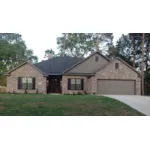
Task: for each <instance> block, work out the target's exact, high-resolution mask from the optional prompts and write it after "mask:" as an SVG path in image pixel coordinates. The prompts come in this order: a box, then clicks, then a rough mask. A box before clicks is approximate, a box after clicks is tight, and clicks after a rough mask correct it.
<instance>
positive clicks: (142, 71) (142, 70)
mask: <svg viewBox="0 0 150 150" xmlns="http://www.w3.org/2000/svg"><path fill="white" fill-rule="evenodd" d="M141 73H142V95H144V33H143V36H142V69H141Z"/></svg>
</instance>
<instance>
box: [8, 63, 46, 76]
mask: <svg viewBox="0 0 150 150" xmlns="http://www.w3.org/2000/svg"><path fill="white" fill-rule="evenodd" d="M26 64H29V65H31V66H32V67H33V68H35V69H36V70H38V71H39V72H40V73H42V74H43V75H45V73H44V72H42V71H41V70H40V69H38V68H37V67H36V66H34V65H33V64H31V63H29V62H28V61H26V62H24V63H22V64H21V65H19V66H17V67H15V68H13V69H11V70H10V71H8V72H7V73H6V74H5V75H9V74H10V73H11V72H13V71H15V70H17V69H19V68H20V67H22V66H24V65H26Z"/></svg>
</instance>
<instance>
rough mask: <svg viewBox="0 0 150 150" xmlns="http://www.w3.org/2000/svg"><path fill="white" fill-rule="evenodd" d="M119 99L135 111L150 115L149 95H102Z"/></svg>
mask: <svg viewBox="0 0 150 150" xmlns="http://www.w3.org/2000/svg"><path fill="white" fill-rule="evenodd" d="M103 96H106V97H110V98H113V99H116V100H119V101H121V102H123V103H125V104H127V105H129V106H130V107H132V108H134V109H136V110H137V111H139V112H141V113H143V114H145V115H147V116H150V97H149V96H138V95H103Z"/></svg>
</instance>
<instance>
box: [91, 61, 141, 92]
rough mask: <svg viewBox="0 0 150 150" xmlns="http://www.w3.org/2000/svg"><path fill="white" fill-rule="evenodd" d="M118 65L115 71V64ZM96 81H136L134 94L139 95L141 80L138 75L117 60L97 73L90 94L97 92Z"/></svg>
mask: <svg viewBox="0 0 150 150" xmlns="http://www.w3.org/2000/svg"><path fill="white" fill-rule="evenodd" d="M116 62H117V63H119V69H115V63H116ZM97 79H124V80H135V81H136V94H137V95H141V78H140V77H138V74H137V73H136V72H134V71H133V70H132V69H130V68H129V67H128V66H126V65H125V64H124V63H122V62H121V61H119V60H116V61H114V62H113V63H111V64H109V65H108V66H107V67H105V68H104V69H102V70H100V71H98V72H97V73H96V75H95V77H93V83H92V90H93V91H92V92H93V93H94V92H97Z"/></svg>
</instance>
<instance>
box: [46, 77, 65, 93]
mask: <svg viewBox="0 0 150 150" xmlns="http://www.w3.org/2000/svg"><path fill="white" fill-rule="evenodd" d="M61 82H62V76H60V75H53V76H48V77H47V94H48V93H59V94H60V93H62V84H61Z"/></svg>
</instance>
